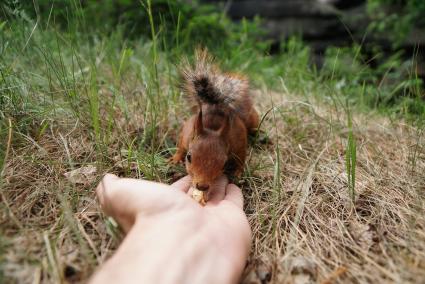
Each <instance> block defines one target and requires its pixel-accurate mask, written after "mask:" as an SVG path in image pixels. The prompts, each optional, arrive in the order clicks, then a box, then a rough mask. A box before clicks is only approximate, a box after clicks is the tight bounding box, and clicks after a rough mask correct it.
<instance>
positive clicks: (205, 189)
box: [196, 183, 210, 191]
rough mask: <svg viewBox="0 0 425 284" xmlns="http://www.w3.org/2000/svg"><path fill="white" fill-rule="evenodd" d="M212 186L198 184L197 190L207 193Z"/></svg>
mask: <svg viewBox="0 0 425 284" xmlns="http://www.w3.org/2000/svg"><path fill="white" fill-rule="evenodd" d="M208 188H210V186H209V185H208V184H199V183H197V184H196V189H199V190H200V191H207V190H208Z"/></svg>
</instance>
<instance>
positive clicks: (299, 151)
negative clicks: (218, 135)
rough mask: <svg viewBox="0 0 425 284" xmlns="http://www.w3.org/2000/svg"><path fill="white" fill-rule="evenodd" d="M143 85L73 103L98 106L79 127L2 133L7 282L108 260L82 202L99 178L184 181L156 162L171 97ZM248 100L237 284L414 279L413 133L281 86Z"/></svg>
mask: <svg viewBox="0 0 425 284" xmlns="http://www.w3.org/2000/svg"><path fill="white" fill-rule="evenodd" d="M120 68H121V66H120ZM105 72H106V73H108V72H107V71H105ZM89 86H90V84H89ZM161 86H162V82H161ZM148 87H149V86H148ZM148 87H146V86H145V85H142V84H139V83H138V82H137V80H134V81H132V80H131V79H128V80H127V83H126V84H122V85H121V84H120V85H119V88H120V89H112V88H106V87H100V88H99V89H90V88H89V90H88V91H87V94H88V95H87V97H83V96H82V97H81V99H82V100H83V98H84V101H83V102H82V103H81V102H78V103H81V104H83V103H87V101H88V102H89V105H90V106H92V107H93V106H95V107H97V108H98V110H99V111H98V112H93V111H91V112H89V113H90V114H91V118H90V119H87V118H84V117H78V116H75V115H73V114H72V113H69V112H67V111H66V110H61V109H58V112H59V114H56V113H55V114H54V115H52V116H51V118H49V119H47V120H45V121H38V122H34V125H31V127H30V129H31V130H30V131H28V132H25V131H18V130H16V131H12V132H8V135H6V136H5V137H6V140H5V141H6V143H5V145H7V146H8V147H7V148H8V152H7V157H6V164H5V170H4V173H3V179H2V191H1V200H2V206H1V211H0V214H1V215H0V217H1V218H0V220H1V232H2V234H1V238H0V243H1V246H0V248H1V251H3V252H4V254H3V257H2V260H1V263H2V270H3V280H4V282H5V283H30V282H31V283H59V282H84V281H86V280H87V279H88V277H89V276H90V275H91V273H92V272H93V270H94V269H95V268H96V267H97V266H98V265H99V264H101V263H102V262H104V261H105V260H106V259H107V258H108V257H109V256H110V255H111V254H112V253H113V251H114V250H115V249H116V248H117V246H118V245H119V242H120V239H121V238H122V235H121V233H120V232H119V229H118V228H117V227H116V224H115V223H114V222H113V220H110V219H108V218H106V217H105V216H104V215H103V214H102V213H101V211H100V208H99V206H98V204H97V200H96V197H95V193H94V188H95V186H96V184H97V182H98V181H99V179H100V178H101V177H102V175H103V174H104V173H106V172H113V173H115V174H119V175H120V176H126V177H134V178H147V179H152V180H156V181H161V182H167V183H170V182H172V181H173V180H175V179H177V178H178V177H181V176H182V175H183V174H184V168H183V167H182V166H169V165H167V163H166V160H167V158H168V157H169V156H171V154H172V152H173V151H175V148H174V147H175V141H176V135H177V133H178V129H179V125H181V122H182V121H183V120H184V119H186V118H187V117H188V115H189V108H188V107H186V106H185V103H184V98H183V97H180V96H179V95H176V93H178V92H177V91H174V92H164V93H165V95H166V96H172V99H170V102H169V103H164V101H161V103H159V104H157V105H155V104H153V103H152V101H149V100H148V99H146V98H145V97H146V96H144V94H146V93H147V90H149V89H148ZM154 87H155V86H154ZM158 88H160V87H159V86H158ZM93 93H96V95H99V96H98V97H96V98H100V99H96V100H94V99H93V98H94V96H93ZM116 93H120V94H122V96H119V97H115V94H116ZM253 95H254V98H255V101H256V105H257V108H258V110H259V112H260V113H261V115H262V117H263V118H264V119H263V121H262V124H261V130H262V131H261V133H260V134H259V135H258V137H254V138H253V139H252V143H251V146H250V148H249V157H248V159H247V163H246V167H245V173H244V175H243V177H242V179H241V180H240V181H239V183H240V186H241V187H242V189H243V192H244V198H245V208H244V210H245V212H246V214H247V215H248V218H249V221H250V224H251V227H252V230H253V243H252V252H251V255H250V257H249V261H248V263H247V267H246V269H245V272H244V276H243V279H242V283H267V282H269V281H270V282H271V283H306V282H302V281H304V280H306V281H310V283H316V282H317V283H385V282H389V283H391V282H393V283H394V282H395V283H423V282H425V233H424V231H425V214H423V213H424V208H425V199H424V194H425V192H424V188H425V175H424V169H425V159H424V141H423V133H422V131H423V130H420V129H417V128H415V127H414V126H411V125H410V124H409V123H406V122H404V121H402V120H397V121H391V120H390V119H389V118H386V117H382V116H380V115H378V114H376V113H373V112H371V113H365V112H361V113H359V112H354V113H350V112H348V111H347V110H346V109H343V108H341V107H337V106H336V105H335V104H331V103H329V104H328V103H326V102H320V101H316V100H314V99H312V98H309V97H306V96H302V95H297V94H289V93H288V92H285V91H279V92H275V91H272V90H269V89H267V88H265V87H264V88H261V89H258V90H256V91H253ZM147 97H148V98H149V93H147ZM115 98H117V99H116V100H115ZM149 99H150V100H155V98H149ZM149 102H150V103H151V104H149ZM78 103H77V104H78ZM155 108H159V109H155ZM161 108H163V109H161ZM150 110H151V111H150ZM96 115H98V116H97V117H96ZM87 121H89V123H88V122H87ZM349 121H352V126H350V123H349ZM6 122H7V124H9V123H10V125H11V126H12V127H14V123H15V121H14V120H10V121H8V120H7V121H6ZM152 122H154V123H152ZM152 125H153V126H152ZM149 127H153V128H152V129H151V130H149ZM2 143H3V142H2ZM350 145H351V146H350ZM353 145H354V146H355V147H354V148H353ZM347 151H348V152H349V153H350V154H347ZM347 157H348V158H347ZM350 163H351V164H354V165H355V168H354V170H353V169H352V167H351V170H350V166H349V164H350ZM347 168H348V170H347Z"/></svg>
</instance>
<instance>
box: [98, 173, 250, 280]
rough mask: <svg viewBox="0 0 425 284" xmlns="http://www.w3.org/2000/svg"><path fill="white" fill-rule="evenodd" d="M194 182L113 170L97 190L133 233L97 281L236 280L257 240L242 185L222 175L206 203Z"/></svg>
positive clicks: (110, 212) (111, 212) (110, 211)
mask: <svg viewBox="0 0 425 284" xmlns="http://www.w3.org/2000/svg"><path fill="white" fill-rule="evenodd" d="M190 184H191V180H190V177H185V178H183V179H181V180H179V181H177V182H176V183H174V184H173V185H171V186H168V185H164V184H159V183H154V182H149V181H144V180H136V179H123V178H118V177H116V176H114V175H110V174H107V175H106V176H105V177H104V178H103V180H102V181H101V183H100V184H99V186H98V187H97V195H98V198H99V201H100V204H101V206H102V209H103V210H104V211H105V213H106V214H107V215H109V216H111V217H113V218H114V219H115V220H116V221H117V222H118V223H119V224H120V225H121V226H122V228H123V229H124V231H125V232H126V233H127V236H126V237H125V239H124V240H123V242H122V244H121V246H120V247H119V248H118V250H117V251H116V253H115V254H114V255H113V256H112V257H111V258H110V259H109V260H108V261H107V262H106V263H105V264H104V265H103V266H102V267H100V269H99V270H98V271H97V272H96V273H95V275H94V276H93V278H92V279H91V283H236V282H237V281H238V279H239V277H240V275H241V273H242V271H243V269H244V267H245V262H246V259H247V257H248V253H249V247H250V242H251V229H250V227H249V224H248V220H247V218H246V216H245V214H244V212H243V210H242V206H243V199H242V193H241V190H240V189H239V188H238V187H237V186H235V185H233V184H228V182H227V179H226V178H225V177H222V178H220V179H219V180H218V181H217V182H216V184H215V185H214V189H213V190H211V192H212V196H210V200H209V202H208V203H207V205H206V206H204V207H202V206H200V205H199V204H198V203H196V202H195V201H194V200H192V199H191V198H190V196H189V195H190V194H191V193H190V192H189V187H190Z"/></svg>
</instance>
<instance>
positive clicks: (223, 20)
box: [0, 0, 425, 117]
mask: <svg viewBox="0 0 425 284" xmlns="http://www.w3.org/2000/svg"><path fill="white" fill-rule="evenodd" d="M207 2H208V1H207ZM148 5H150V6H151V9H150V10H149V9H148V7H147V6H148ZM366 7H367V17H368V19H369V23H368V26H367V30H366V31H365V33H368V34H372V35H373V39H372V40H371V41H368V42H364V43H363V42H361V41H360V42H359V41H355V40H353V42H351V43H350V44H345V45H344V46H332V45H329V46H327V47H326V50H325V52H324V54H321V55H320V56H321V58H322V59H321V60H320V63H319V64H316V63H317V62H316V61H317V60H316V61H315V60H314V57H315V54H314V52H313V51H312V49H311V48H310V47H309V45H308V43H306V42H304V41H303V40H302V35H298V36H297V35H296V36H294V37H291V38H289V39H288V38H287V39H282V41H281V42H279V48H278V49H276V48H274V46H275V42H273V40H271V39H270V38H267V36H266V31H265V30H264V29H263V28H262V25H261V23H262V19H260V18H259V17H255V18H253V19H250V20H246V19H242V20H238V21H232V20H231V19H230V18H229V17H227V16H226V13H225V12H224V9H223V6H220V5H213V4H211V3H210V4H208V3H200V2H199V1H182V0H178V1H170V0H153V1H131V0H107V1H106V0H105V1H79V0H55V1H52V0H36V1H20V0H5V1H2V2H1V4H0V21H1V22H0V31H1V29H2V26H4V25H6V24H7V23H8V24H18V23H21V25H22V24H23V23H30V26H35V25H37V26H38V28H42V29H48V28H49V27H53V28H54V29H58V30H59V31H61V32H66V33H67V34H68V35H75V36H76V35H78V39H81V38H82V37H83V38H85V39H86V40H87V41H96V40H98V39H99V37H101V36H108V35H111V34H114V33H116V32H117V31H119V32H120V33H121V34H122V36H121V37H120V38H121V39H123V40H124V41H125V42H129V41H132V40H140V39H145V40H151V39H152V38H153V37H154V38H155V39H156V44H157V45H158V48H159V49H161V50H166V51H167V54H168V55H169V57H170V58H171V60H178V56H179V55H181V54H182V53H186V54H190V53H191V52H192V50H193V48H194V47H196V46H198V45H203V46H207V47H208V48H209V49H210V50H212V52H213V53H215V54H217V55H220V57H222V58H224V60H223V61H224V64H225V65H226V61H230V63H229V62H227V64H228V65H233V66H243V67H242V69H244V70H243V71H244V72H247V73H249V75H251V76H252V77H254V79H255V78H256V77H260V76H261V77H262V78H263V79H264V77H265V78H266V80H268V79H267V78H274V77H277V76H276V75H279V76H285V75H286V76H289V73H291V72H292V73H294V72H296V70H300V69H303V70H305V72H304V73H299V74H302V75H303V76H305V74H306V73H309V74H312V75H311V76H316V77H315V78H316V80H319V81H320V83H324V84H326V85H327V86H330V87H331V88H332V90H334V91H335V90H336V91H337V92H340V93H341V94H343V95H345V96H346V97H347V98H348V100H351V101H353V102H354V103H356V102H361V104H362V105H366V106H368V107H373V108H382V109H384V110H387V111H388V112H390V113H392V112H395V113H403V114H409V115H414V116H420V117H423V116H424V113H425V103H424V90H423V79H424V78H423V74H422V75H421V74H419V75H418V72H417V70H418V68H420V67H421V66H419V65H420V63H418V61H417V60H416V57H417V55H418V50H419V46H418V48H415V49H413V50H411V49H406V48H405V47H404V46H403V45H404V43H405V41H406V38H408V36H409V35H410V34H411V33H412V32H414V31H415V30H418V29H419V30H423V28H424V26H425V16H424V15H425V1H422V0H368V1H367V3H366ZM148 11H152V15H150V14H149V13H148ZM150 16H152V17H150ZM151 20H152V22H153V23H154V25H153V29H152V28H151V27H152V26H151ZM382 39H384V41H385V42H390V43H391V45H390V48H388V45H387V44H382ZM123 44H124V43H123ZM271 53H272V56H273V57H274V59H273V58H268V57H264V58H262V60H257V58H258V56H259V55H262V56H263V55H264V56H265V55H268V54H271ZM227 59H228V60H227ZM276 62H286V64H288V62H291V64H292V66H294V70H283V71H282V67H280V68H279V67H276V66H275V65H276ZM418 64H419V65H418ZM285 66H287V65H285ZM418 66H419V67H418ZM286 69H287V68H286ZM273 70H278V72H274V71H273ZM250 71H252V72H251V73H250ZM259 73H261V75H259ZM308 76H310V75H308ZM421 76H422V77H421ZM294 77H295V76H292V77H291V76H289V78H294ZM255 82H256V81H255V80H254V83H255ZM269 83H270V85H273V84H279V80H272V79H270V82H269ZM289 84H294V86H293V87H294V88H293V90H295V91H296V90H297V89H299V88H301V87H300V86H298V85H299V84H302V81H301V79H300V80H292V82H291V83H289ZM297 84H298V85H297Z"/></svg>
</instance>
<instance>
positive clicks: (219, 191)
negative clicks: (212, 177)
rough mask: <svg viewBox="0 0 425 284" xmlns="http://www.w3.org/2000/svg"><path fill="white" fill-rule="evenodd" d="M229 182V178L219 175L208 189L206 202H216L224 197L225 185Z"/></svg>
mask: <svg viewBox="0 0 425 284" xmlns="http://www.w3.org/2000/svg"><path fill="white" fill-rule="evenodd" d="M228 184H229V180H228V179H227V177H226V176H224V175H223V176H221V177H219V178H218V179H217V180H216V181H215V182H214V183H213V184H211V188H210V189H209V190H208V195H209V196H208V200H207V205H208V204H211V205H212V204H217V203H219V202H220V201H222V200H223V199H224V196H225V194H226V186H227V185H228Z"/></svg>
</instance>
